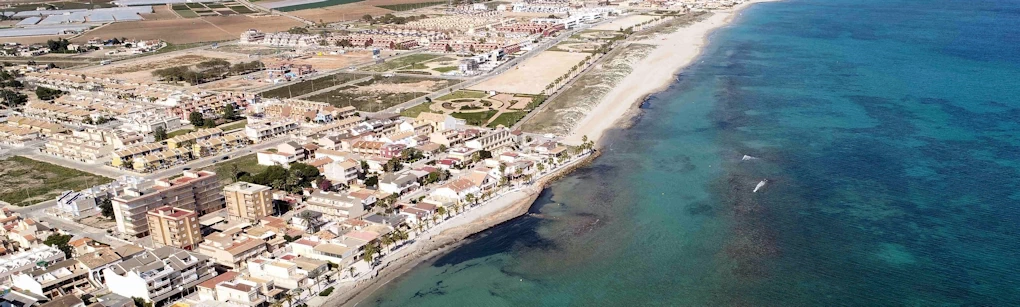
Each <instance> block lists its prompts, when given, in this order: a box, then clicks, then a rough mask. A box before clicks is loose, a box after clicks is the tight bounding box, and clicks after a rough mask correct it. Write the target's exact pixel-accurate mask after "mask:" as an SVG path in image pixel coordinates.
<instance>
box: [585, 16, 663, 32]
mask: <svg viewBox="0 0 1020 307" xmlns="http://www.w3.org/2000/svg"><path fill="white" fill-rule="evenodd" d="M655 18H656V17H655V16H644V15H631V16H627V17H623V18H620V19H617V20H613V22H610V23H607V24H604V25H600V26H598V27H594V28H591V29H592V30H607V31H619V30H620V29H626V28H630V27H633V26H635V25H637V24H639V23H642V22H645V21H649V20H652V19H655Z"/></svg>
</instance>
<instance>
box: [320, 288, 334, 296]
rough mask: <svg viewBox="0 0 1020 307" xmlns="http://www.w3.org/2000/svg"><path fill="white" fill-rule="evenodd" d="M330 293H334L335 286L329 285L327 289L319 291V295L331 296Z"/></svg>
mask: <svg viewBox="0 0 1020 307" xmlns="http://www.w3.org/2000/svg"><path fill="white" fill-rule="evenodd" d="M330 293H333V287H329V288H326V290H322V292H319V296H329V294H330Z"/></svg>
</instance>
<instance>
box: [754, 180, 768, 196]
mask: <svg viewBox="0 0 1020 307" xmlns="http://www.w3.org/2000/svg"><path fill="white" fill-rule="evenodd" d="M766 182H769V180H768V179H765V180H762V181H761V182H758V185H756V186H754V191H753V193H758V190H761V188H762V187H764V186H765V183H766Z"/></svg>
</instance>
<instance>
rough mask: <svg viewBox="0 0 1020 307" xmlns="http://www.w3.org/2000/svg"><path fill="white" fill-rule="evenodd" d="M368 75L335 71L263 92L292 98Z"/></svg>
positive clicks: (263, 95) (273, 96) (268, 94)
mask: <svg viewBox="0 0 1020 307" xmlns="http://www.w3.org/2000/svg"><path fill="white" fill-rule="evenodd" d="M365 77H368V76H366V75H356V74H345V73H335V74H332V75H329V76H325V77H322V78H317V79H312V80H305V81H301V82H297V83H291V84H288V85H285V86H282V87H278V88H275V89H271V90H268V91H265V92H262V94H261V95H262V97H263V98H290V97H297V96H301V95H304V94H308V93H311V92H314V91H318V90H321V89H324V88H327V87H331V86H336V85H340V84H344V83H347V82H351V81H354V80H357V79H361V78H365Z"/></svg>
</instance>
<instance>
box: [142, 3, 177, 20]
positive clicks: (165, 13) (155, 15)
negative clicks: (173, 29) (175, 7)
mask: <svg viewBox="0 0 1020 307" xmlns="http://www.w3.org/2000/svg"><path fill="white" fill-rule="evenodd" d="M142 18H145V20H166V19H178V18H180V17H179V16H177V14H174V11H172V10H170V7H168V6H166V5H153V6H152V14H144V15H142Z"/></svg>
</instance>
